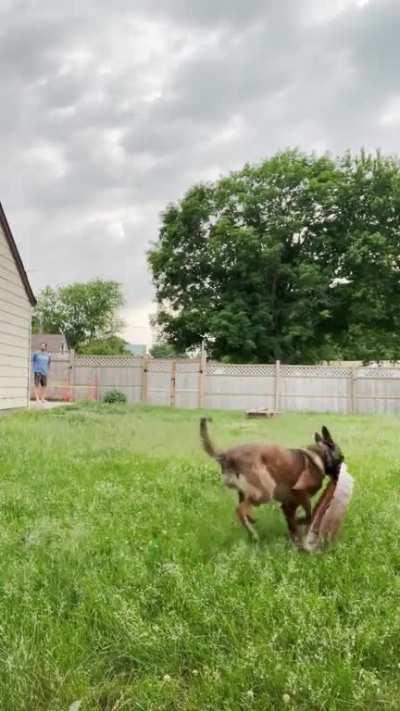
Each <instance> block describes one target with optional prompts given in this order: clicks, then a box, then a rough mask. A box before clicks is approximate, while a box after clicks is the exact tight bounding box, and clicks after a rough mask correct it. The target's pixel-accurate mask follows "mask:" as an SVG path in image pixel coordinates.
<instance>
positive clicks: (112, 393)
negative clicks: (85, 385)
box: [103, 390, 126, 404]
mask: <svg viewBox="0 0 400 711" xmlns="http://www.w3.org/2000/svg"><path fill="white" fill-rule="evenodd" d="M103 402H107V403H109V404H110V403H115V402H126V395H125V393H122V392H121V390H109V391H108V393H106V394H105V395H104V397H103Z"/></svg>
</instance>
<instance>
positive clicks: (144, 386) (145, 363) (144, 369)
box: [141, 356, 149, 402]
mask: <svg viewBox="0 0 400 711" xmlns="http://www.w3.org/2000/svg"><path fill="white" fill-rule="evenodd" d="M148 369H149V359H148V357H147V356H145V357H144V358H143V361H142V383H141V401H142V402H147V399H148V377H147V372H148Z"/></svg>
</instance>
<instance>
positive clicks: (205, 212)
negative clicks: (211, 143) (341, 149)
mask: <svg viewBox="0 0 400 711" xmlns="http://www.w3.org/2000/svg"><path fill="white" fill-rule="evenodd" d="M399 214H400V169H399V163H398V162H397V161H395V160H392V159H390V158H383V157H381V156H380V155H379V154H378V155H376V156H367V155H365V154H364V153H362V154H361V155H360V156H356V157H353V156H351V155H350V154H346V155H345V156H343V157H341V158H338V159H337V160H333V159H331V158H330V157H328V156H322V157H318V156H315V155H304V154H302V153H299V152H297V151H287V152H285V153H279V154H278V155H276V156H274V157H272V158H271V159H269V160H267V161H265V162H264V163H262V164H261V165H256V166H251V165H246V166H245V167H244V168H243V170H241V171H238V172H235V173H232V174H231V175H229V176H228V177H226V178H223V179H221V180H219V181H218V182H216V183H214V184H207V185H197V186H195V187H193V188H192V189H190V190H189V191H188V193H187V194H186V195H185V196H184V198H183V199H182V200H181V201H180V202H179V203H178V204H176V205H170V206H169V207H168V208H167V209H166V211H165V213H164V215H163V219H162V226H161V230H160V234H159V239H158V242H157V243H156V244H155V245H154V246H153V247H152V248H151V250H150V252H149V263H150V267H151V270H152V274H153V280H154V284H155V287H156V296H157V302H158V311H157V323H158V326H159V329H160V331H161V333H162V337H163V338H164V339H165V340H166V342H168V343H169V344H171V345H173V346H174V347H175V348H176V349H178V350H186V349H191V348H196V347H198V346H199V345H200V343H201V340H202V338H203V337H204V334H209V336H212V338H211V339H210V341H209V343H208V352H209V353H210V355H211V356H212V357H215V358H218V359H224V360H228V361H229V360H230V361H238V362H243V361H249V362H257V361H258V362H270V361H271V360H275V359H281V360H282V361H285V362H310V363H312V362H316V361H318V360H322V359H323V360H329V359H335V358H349V359H361V360H362V359H367V358H368V359H372V358H375V359H383V358H388V359H392V358H394V357H399V356H400V342H399V338H398V332H399V327H400V279H399V276H400V221H399V218H398V215H399Z"/></svg>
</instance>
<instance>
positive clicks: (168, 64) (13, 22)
mask: <svg viewBox="0 0 400 711" xmlns="http://www.w3.org/2000/svg"><path fill="white" fill-rule="evenodd" d="M38 7H39V6H38V5H37V3H35V2H33V0H0V63H1V67H2V82H1V89H0V91H1V106H2V109H1V111H0V150H1V155H2V158H3V160H2V165H3V166H7V168H6V170H5V169H4V167H3V170H2V171H1V173H0V196H1V199H2V201H3V203H4V206H5V208H6V211H7V214H8V217H9V220H10V222H11V224H12V226H13V229H14V233H15V236H16V239H17V242H18V244H19V246H20V248H21V252H22V255H23V258H24V260H25V263H26V267H27V269H28V270H30V271H29V273H30V277H31V281H32V283H33V286H34V288H35V289H40V288H42V287H43V286H44V285H46V284H48V283H50V284H59V283H66V282H69V281H72V280H74V279H88V278H91V277H95V276H101V277H104V278H115V279H118V280H119V281H121V283H122V284H123V287H124V291H125V294H126V297H127V313H128V317H129V319H130V320H131V330H130V335H131V337H132V338H135V339H137V338H138V337H139V334H141V337H143V334H144V331H140V330H137V331H135V327H136V326H137V325H138V320H139V321H140V323H139V325H143V323H142V322H143V319H145V315H146V313H147V312H148V311H150V312H151V311H153V310H154V307H153V306H152V304H151V299H152V289H151V282H150V276H149V274H148V272H147V268H146V259H145V253H146V250H147V248H148V245H149V243H150V241H152V240H154V239H156V237H157V230H158V224H159V214H160V212H161V211H162V209H163V208H164V207H165V205H166V203H167V202H169V201H170V200H174V199H177V198H179V197H180V196H181V195H182V194H183V192H184V191H185V190H186V189H187V188H188V187H189V186H190V185H191V184H193V183H194V182H196V181H199V180H205V179H213V178H216V177H218V175H220V174H223V173H226V172H227V171H229V170H231V169H234V168H239V167H240V166H241V165H242V164H243V163H244V162H245V161H247V160H253V161H256V160H261V159H262V158H264V157H266V156H268V155H270V154H271V153H273V152H274V151H276V150H278V149H282V148H285V147H288V146H300V147H302V148H304V149H317V150H330V151H332V152H333V153H335V152H338V151H342V150H345V149H347V148H352V149H354V150H358V149H359V148H360V147H361V146H365V147H366V148H371V149H374V148H376V147H381V148H382V150H384V151H386V152H394V151H396V150H397V144H398V139H397V133H398V128H399V124H400V91H399V89H398V80H397V76H398V63H399V60H398V50H397V37H398V34H399V29H400V6H399V5H398V3H397V2H396V0H370V1H369V2H367V1H366V0H364V1H363V0H330V2H329V3H321V2H320V1H319V0H298V2H296V3H295V2H293V1H292V0H281V2H279V3H276V2H274V0H269V1H267V2H265V0H254V1H253V2H251V3H239V2H237V3H232V2H231V0H220V2H218V3H215V2H211V0H207V1H205V2H199V3H188V2H186V0H169V2H168V3H160V2H158V0H138V2H136V3H134V4H133V3H131V2H128V1H127V0H126V2H123V1H122V0H117V2H115V3H113V4H112V6H111V4H110V3H106V2H102V1H99V0H96V2H94V0H84V1H83V2H81V3H80V4H79V5H78V4H76V6H75V5H74V4H72V3H54V2H53V0H43V2H41V3H40V9H38Z"/></svg>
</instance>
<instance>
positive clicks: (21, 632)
mask: <svg viewBox="0 0 400 711" xmlns="http://www.w3.org/2000/svg"><path fill="white" fill-rule="evenodd" d="M213 420H214V422H213V425H212V433H213V435H214V437H215V440H216V442H217V443H218V444H223V443H225V444H228V443H233V442H237V441H246V440H265V441H278V442H282V443H285V444H287V445H290V446H303V445H306V444H307V443H309V442H310V441H311V440H312V437H313V433H314V431H315V429H317V428H320V427H321V425H322V424H326V425H327V426H329V427H330V428H331V430H332V434H333V435H334V437H335V439H336V440H337V441H338V443H339V444H340V445H341V446H342V448H343V450H344V452H345V454H346V455H347V462H348V467H349V471H350V473H352V474H353V476H354V477H355V480H356V483H355V489H354V494H353V499H352V502H351V506H350V512H349V516H348V519H347V520H346V525H345V527H344V530H343V534H342V537H341V540H340V542H339V543H338V544H337V545H336V546H335V548H333V549H332V550H331V551H330V552H328V553H326V554H324V555H314V556H311V555H306V554H299V553H298V552H297V551H296V550H295V549H294V548H293V547H292V546H291V544H290V543H289V540H288V538H287V534H286V529H285V524H284V522H283V518H282V516H281V513H280V512H279V511H278V510H277V508H276V507H274V506H269V507H264V508H261V509H259V510H258V511H256V514H257V527H258V530H259V532H260V535H261V543H260V544H259V545H258V546H257V545H255V544H253V543H251V542H249V541H248V539H247V537H246V532H245V531H244V529H242V527H241V526H240V525H239V524H238V523H237V522H236V521H235V519H234V516H233V510H234V504H235V503H236V499H234V498H233V494H232V493H231V492H229V491H228V490H226V489H223V487H222V485H221V480H220V476H219V473H218V469H217V466H216V465H215V463H213V462H212V461H211V460H210V459H208V458H207V457H206V456H205V455H204V454H203V453H202V451H201V450H200V447H199V442H198V422H199V413H198V412H190V411H174V410H166V409H152V408H149V407H137V408H128V407H125V406H99V405H79V406H78V405H73V406H71V407H69V408H62V409H55V410H51V411H50V410H49V411H47V412H46V411H45V412H30V413H22V414H17V415H12V416H7V417H2V418H1V419H0V566H1V568H0V569H1V576H0V655H1V658H0V709H1V711H20V710H22V709H23V710H24V711H28V710H29V711H39V710H41V709H49V710H50V709H51V710H56V709H57V711H58V710H59V709H60V710H61V709H65V710H66V711H68V709H69V708H70V707H71V709H72V711H77V710H78V708H79V709H80V711H87V710H89V709H101V710H102V711H105V710H107V711H108V710H109V711H111V709H115V710H117V709H118V710H120V709H138V710H141V709H143V710H150V709H151V710H153V709H154V711H161V710H163V709H170V710H173V709H181V710H182V711H189V710H191V711H206V710H209V711H220V710H226V711H236V710H241V709H258V710H260V711H267V710H268V709H274V710H279V709H283V708H285V709H302V710H304V711H311V710H313V709H315V710H318V711H320V710H321V709H329V711H332V710H334V709H340V710H342V709H343V710H346V709H352V710H353V709H370V710H371V711H372V710H374V711H375V710H376V709H396V710H398V709H399V708H400V544H399V533H400V503H399V482H400V449H399V441H400V420H399V419H396V418H394V417H389V416H387V417H380V418H378V417H357V416H346V417H345V416H337V417H335V416H316V415H308V414H307V415H284V416H282V417H281V418H279V419H276V420H268V421H256V422H254V421H247V420H246V419H245V418H244V416H243V415H242V414H239V413H235V414H227V413H214V414H213Z"/></svg>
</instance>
